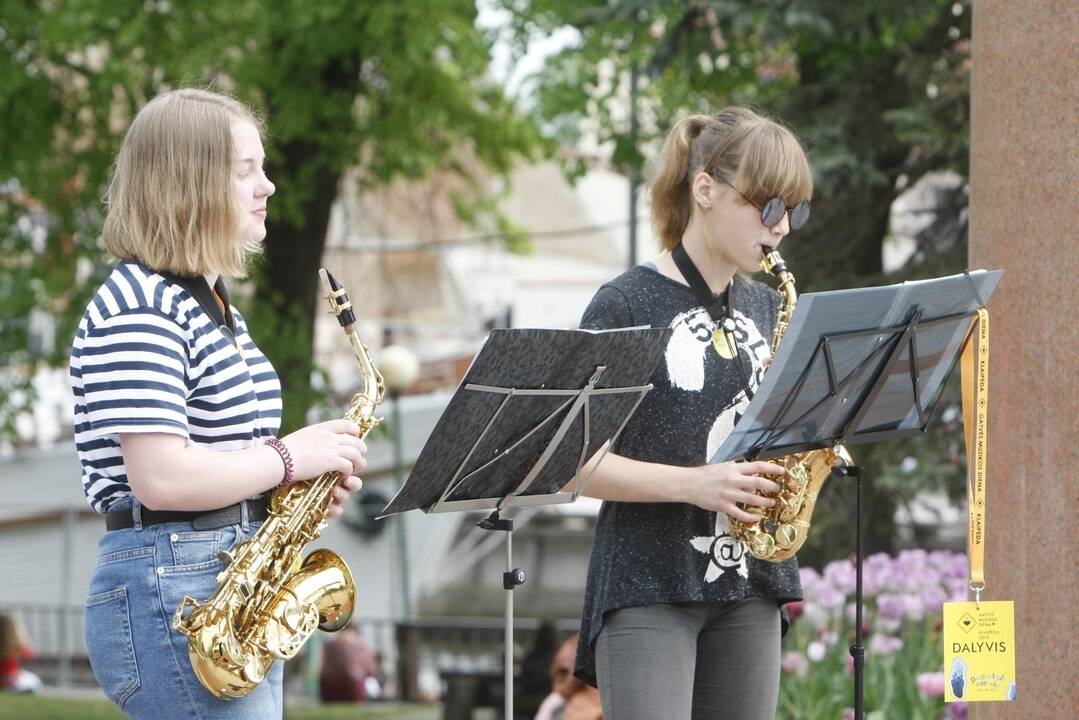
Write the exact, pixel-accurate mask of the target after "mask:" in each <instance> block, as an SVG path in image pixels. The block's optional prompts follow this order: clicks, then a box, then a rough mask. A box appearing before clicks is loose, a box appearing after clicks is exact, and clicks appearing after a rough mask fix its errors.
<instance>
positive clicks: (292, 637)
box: [172, 270, 385, 700]
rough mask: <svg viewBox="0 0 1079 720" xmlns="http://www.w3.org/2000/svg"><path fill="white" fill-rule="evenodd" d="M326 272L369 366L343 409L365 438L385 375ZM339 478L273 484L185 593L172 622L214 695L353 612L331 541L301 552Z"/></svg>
mask: <svg viewBox="0 0 1079 720" xmlns="http://www.w3.org/2000/svg"><path fill="white" fill-rule="evenodd" d="M319 274H320V275H321V276H322V280H323V282H325V283H326V285H327V287H328V288H329V294H328V295H327V296H326V299H327V300H328V301H329V303H330V312H331V314H333V315H336V316H337V320H338V322H339V323H340V324H341V326H342V327H343V328H344V330H345V333H346V334H347V335H348V339H349V343H350V344H351V345H352V350H353V352H354V353H355V355H356V360H357V362H358V363H359V365H360V372H361V374H362V375H363V382H364V387H363V391H362V392H359V393H357V394H356V395H354V396H353V397H352V404H351V407H350V408H349V410H348V412H347V413H346V414H345V419H347V420H351V421H353V422H355V423H356V424H357V425H359V427H360V437H361V438H362V437H364V436H365V435H367V433H369V432H370V431H371V429H372V428H374V427H375V426H376V425H378V423H379V422H381V420H382V419H381V418H378V417H375V415H374V411H375V408H376V407H377V406H378V405H379V404H380V403H381V402H382V396H383V394H384V392H385V385H384V383H383V381H382V375H380V374H379V372H378V370H377V369H376V368H375V366H374V363H373V362H372V361H371V357H370V355H369V354H368V352H367V348H366V347H365V346H364V345H363V343H361V342H360V339H359V337H358V336H357V334H356V330H355V323H356V316H355V314H354V313H353V311H352V303H351V302H350V301H349V299H348V295H347V294H346V293H345V291H344V289H343V288H342V287H341V286H340V284H338V282H337V280H336V279H335V278H334V277H333V276H332V275H330V274H329V273H328V272H326V270H319ZM339 479H340V473H337V472H327V473H324V474H323V475H322V476H320V477H319V478H317V479H315V480H310V481H307V482H297V483H293V484H291V485H289V486H287V487H281V488H278V489H277V490H275V491H274V494H273V498H272V500H271V501H270V508H269V515H268V517H267V518H266V520H265V522H264V523H263V524H262V526H261V527H260V528H259V529H258V531H257V532H256V533H255V535H254V536H253V537H252V538H251V539H250V540H248V541H246V542H243V543H240V544H239V545H237V546H236V547H235V548H233V549H232V550H231V552H224V553H221V554H220V557H221V559H222V560H224V562H225V569H224V570H222V571H221V573H220V574H219V575H218V576H217V590H216V591H214V593H213V595H211V596H210V597H209V598H207V599H206V600H205V601H203V602H199V601H197V600H196V599H194V598H192V597H190V596H188V597H185V598H184V599H183V602H181V603H180V606H179V607H178V608H176V613H175V615H174V616H173V620H172V626H173V628H175V629H176V630H178V631H180V632H182V633H183V634H185V635H187V637H188V654H189V656H190V659H191V667H192V668H193V669H194V671H195V675H196V676H197V677H198V679H199V682H201V683H202V684H203V685H204V686H205V687H206V689H207V690H209V691H210V692H211V693H213V694H214V695H215V696H216V697H218V698H221V699H222V700H228V699H231V698H240V697H243V696H244V695H247V694H248V693H249V692H251V691H252V690H254V689H255V688H256V687H257V686H258V684H259V683H260V682H262V680H264V679H265V677H266V673H267V672H269V670H270V668H271V667H272V666H273V664H274V662H276V661H277V660H288V659H290V658H292V657H295V656H296V654H297V653H298V652H299V651H300V649H301V648H302V647H303V645H304V643H305V642H307V640H308V639H309V638H310V637H311V635H312V634H313V633H314V632H315V630H316V628H321V629H322V630H326V631H329V632H335V631H337V630H340V629H341V628H343V627H345V625H347V624H348V622H349V620H350V619H351V617H352V611H353V608H354V605H355V599H356V587H355V584H354V583H353V580H352V573H351V572H350V571H349V569H348V566H347V565H346V564H345V562H344V561H343V560H342V559H341V558H340V557H338V555H337V554H336V553H333V552H331V551H329V550H325V549H322V550H315V551H314V552H312V553H310V554H309V555H308V556H307V557H305V558H303V560H302V562H301V561H300V555H301V553H302V552H303V549H304V547H305V546H306V545H307V544H308V543H309V542H311V541H312V540H314V539H315V538H317V537H318V536H319V532H320V531H321V529H322V528H323V526H324V525H325V518H326V511H327V510H329V508H330V506H331V504H332V502H333V498H332V490H333V487H334V485H336V484H337V482H338V480H339ZM189 608H190V610H191V612H190V613H189V614H187V615H186V616H185V615H184V613H185V611H187V610H188V609H189Z"/></svg>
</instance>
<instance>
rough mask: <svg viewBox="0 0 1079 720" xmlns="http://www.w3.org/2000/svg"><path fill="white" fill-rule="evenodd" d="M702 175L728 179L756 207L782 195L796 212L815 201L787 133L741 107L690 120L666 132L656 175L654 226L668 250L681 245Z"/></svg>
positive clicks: (803, 162) (804, 162)
mask: <svg viewBox="0 0 1079 720" xmlns="http://www.w3.org/2000/svg"><path fill="white" fill-rule="evenodd" d="M699 172H706V173H708V174H709V175H711V176H712V177H715V178H721V179H723V180H726V181H727V182H729V183H731V184H732V185H733V186H734V187H736V188H738V190H739V191H741V193H742V194H743V195H745V196H746V197H747V198H749V199H750V200H752V201H753V202H754V203H756V204H757V205H758V206H763V205H764V203H766V202H767V201H768V200H769V199H771V198H773V197H776V196H779V197H781V198H783V200H784V202H786V203H787V206H788V207H793V206H794V205H795V204H796V203H798V202H799V201H801V200H809V199H811V198H812V196H813V174H812V171H811V170H810V167H809V160H808V158H807V157H806V153H805V150H804V149H803V148H802V145H801V143H799V142H798V139H797V138H796V137H795V136H794V133H792V132H791V131H790V130H789V129H788V128H786V127H784V126H783V125H781V124H779V123H778V122H776V121H775V120H772V119H771V118H767V117H764V116H762V115H758V114H757V113H755V112H753V111H752V110H750V109H748V108H744V107H737V106H732V107H728V108H725V109H724V110H721V111H719V112H718V113H716V114H715V115H689V116H687V117H684V118H682V119H681V120H679V121H678V122H676V123H675V124H674V127H672V128H671V129H670V132H668V133H667V138H666V140H664V142H663V149H662V150H661V151H660V154H659V157H658V158H657V160H656V163H655V168H654V173H653V176H652V183H651V185H652V224H653V225H654V227H655V230H656V234H657V235H658V236H659V241H660V246H661V247H662V248H663V249H664V250H668V251H669V250H672V249H674V248H675V247H676V246H677V245H678V244H679V243H680V242H682V235H683V233H685V231H686V227H687V226H688V225H689V220H690V218H691V217H692V215H693V194H692V189H691V183H692V181H693V178H694V177H695V176H696V175H697V173H699Z"/></svg>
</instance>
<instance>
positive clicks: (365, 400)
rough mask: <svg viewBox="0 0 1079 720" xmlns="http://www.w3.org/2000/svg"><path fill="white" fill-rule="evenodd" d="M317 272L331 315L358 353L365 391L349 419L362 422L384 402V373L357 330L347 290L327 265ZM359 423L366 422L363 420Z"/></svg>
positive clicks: (362, 392)
mask: <svg viewBox="0 0 1079 720" xmlns="http://www.w3.org/2000/svg"><path fill="white" fill-rule="evenodd" d="M318 274H319V275H320V276H321V277H322V281H323V282H324V283H325V284H326V288H327V289H328V290H329V293H328V294H327V295H326V296H325V297H326V301H327V302H329V304H330V314H331V315H334V316H335V317H336V318H337V322H338V323H339V324H340V325H341V329H342V330H344V331H345V334H346V335H347V336H348V344H349V346H350V347H351V348H352V354H353V355H355V356H356V364H357V365H359V366H360V375H361V376H362V377H363V390H362V391H360V392H359V393H357V394H356V396H355V397H354V398H353V399H352V407H353V411H352V412H351V413H350V416H351V415H353V414H355V415H356V417H355V418H352V417H350V419H353V420H356V421H360V420H362V419H366V418H369V417H373V415H374V411H375V407H376V406H377V405H380V404H381V403H382V398H383V397H384V396H385V394H386V383H385V382H384V381H383V379H382V373H380V372H379V371H378V368H376V367H375V363H374V361H373V360H372V359H371V353H370V351H369V350H368V349H367V346H366V345H364V344H363V342H362V341H361V340H360V336H359V335H358V334H357V332H356V313H355V312H354V311H353V309H352V301H351V300H349V297H348V293H346V292H345V289H344V288H343V287H341V283H339V282H337V278H335V277H334V276H333V275H331V274H330V273H329V272H328V271H327V270H326V269H325V268H320V269H319V271H318ZM360 424H361V426H362V425H363V423H362V422H361V423H360ZM373 424H374V423H372V425H373Z"/></svg>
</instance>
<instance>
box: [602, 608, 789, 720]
mask: <svg viewBox="0 0 1079 720" xmlns="http://www.w3.org/2000/svg"><path fill="white" fill-rule="evenodd" d="M779 641H780V619H779V606H778V605H777V604H776V602H775V601H774V600H769V599H765V598H748V599H746V600H742V601H736V602H717V603H707V602H692V603H679V604H676V605H646V606H643V607H633V608H624V609H622V610H614V611H612V612H610V613H608V614H607V615H606V617H605V618H604V621H603V628H602V630H601V631H600V634H599V637H598V638H597V639H596V674H597V677H598V679H599V692H600V699H601V700H602V702H603V717H604V718H607V720H774V719H775V716H776V704H777V702H778V697H779V652H780V651H779Z"/></svg>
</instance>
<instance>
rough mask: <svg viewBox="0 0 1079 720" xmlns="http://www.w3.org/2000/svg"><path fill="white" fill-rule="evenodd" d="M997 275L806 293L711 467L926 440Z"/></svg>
mask: <svg viewBox="0 0 1079 720" xmlns="http://www.w3.org/2000/svg"><path fill="white" fill-rule="evenodd" d="M1000 276H1001V271H999V270H996V271H991V272H990V271H985V270H976V271H972V272H969V273H963V274H960V275H952V276H949V277H943V278H936V279H932V280H919V281H915V282H906V283H901V284H898V285H888V286H883V287H870V288H858V289H852V290H836V291H830V292H821V293H806V294H805V295H802V296H801V297H800V298H799V300H798V305H797V306H796V307H795V309H794V313H793V315H792V317H791V321H790V326H789V327H788V329H787V332H786V334H785V335H784V337H783V342H782V343H780V346H779V350H778V352H777V353H776V356H775V358H773V360H772V364H771V365H770V366H769V368H768V371H767V372H765V374H764V380H763V382H762V383H761V385H760V387H759V388H758V389H757V392H756V394H755V395H754V397H753V399H752V400H751V401H750V403H749V406H748V407H747V408H746V411H745V413H743V415H742V417H741V418H739V420H738V422H737V423H735V426H734V429H733V430H732V431H731V434H730V435H729V436H728V437H727V439H726V440H725V441H724V442H723V444H722V445H721V446H720V448H719V449H718V450H717V451H716V452H715V454H714V455H713V456H712V458H711V460H710V462H713V463H718V462H726V461H730V460H741V459H754V460H757V459H759V460H766V459H768V458H774V457H780V456H783V455H789V454H791V453H796V452H802V451H805V450H812V449H817V448H824V447H832V446H834V445H837V444H846V445H857V444H860V443H865V442H874V441H877V440H884V439H889V438H895V437H907V436H911V435H918V434H920V433H923V432H925V430H926V427H927V426H928V423H929V420H930V418H931V417H932V415H933V412H934V410H935V409H936V405H937V402H938V401H939V399H940V394H941V391H942V390H943V388H944V384H945V381H946V380H947V378H948V376H949V375H950V374H951V372H952V369H953V368H954V367H955V365H956V363H957V361H958V359H959V356H960V354H961V350H962V348H963V347H964V345H965V344H966V342H967V339H968V338H969V336H970V331H971V320H972V318H973V317H974V316H975V315H976V313H977V310H978V308H981V307H985V305H986V303H987V302H988V301H989V296H990V295H991V294H992V292H993V289H994V288H995V287H996V285H997V283H998V282H999V280H1000Z"/></svg>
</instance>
